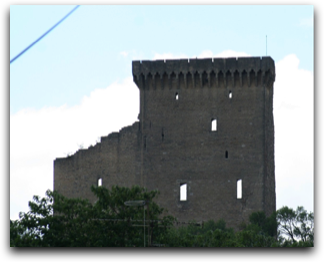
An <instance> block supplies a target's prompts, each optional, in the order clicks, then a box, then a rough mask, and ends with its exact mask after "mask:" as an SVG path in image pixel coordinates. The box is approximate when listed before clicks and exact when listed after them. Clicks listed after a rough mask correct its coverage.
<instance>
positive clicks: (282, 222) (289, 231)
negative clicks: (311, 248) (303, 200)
mask: <svg viewBox="0 0 324 262" xmlns="http://www.w3.org/2000/svg"><path fill="white" fill-rule="evenodd" d="M277 220H278V223H279V233H280V235H281V236H279V238H280V239H279V241H280V242H282V243H285V244H287V245H290V244H289V243H291V244H295V243H298V242H300V241H301V242H304V244H303V245H304V246H308V245H314V214H313V213H312V212H310V213H307V211H306V210H305V209H304V208H303V207H300V206H299V207H297V209H296V211H295V210H293V209H292V208H288V207H287V206H284V207H282V208H280V209H279V210H277ZM282 236H283V237H288V241H285V239H284V238H283V237H282ZM306 242H307V243H306ZM296 245H298V244H295V246H296ZM300 245H301V244H300Z"/></svg>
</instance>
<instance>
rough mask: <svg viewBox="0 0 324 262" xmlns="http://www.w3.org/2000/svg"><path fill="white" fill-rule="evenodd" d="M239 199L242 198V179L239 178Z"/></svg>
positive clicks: (237, 194)
mask: <svg viewBox="0 0 324 262" xmlns="http://www.w3.org/2000/svg"><path fill="white" fill-rule="evenodd" d="M236 197H237V199H242V179H239V180H237V192H236Z"/></svg>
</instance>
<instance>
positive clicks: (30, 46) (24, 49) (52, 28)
mask: <svg viewBox="0 0 324 262" xmlns="http://www.w3.org/2000/svg"><path fill="white" fill-rule="evenodd" d="M79 6H80V5H77V6H76V7H74V8H73V9H72V10H71V11H70V12H69V13H68V14H67V15H66V16H64V17H63V18H62V19H61V20H60V21H58V22H57V23H56V24H55V25H54V26H52V27H51V28H50V29H49V30H47V31H46V32H45V33H44V34H43V35H41V36H40V37H39V38H38V39H37V40H35V41H34V42H33V43H31V44H30V45H29V46H28V47H26V48H25V49H24V50H23V51H21V52H20V53H19V54H18V55H16V56H15V57H14V58H13V59H11V60H10V64H11V63H12V62H13V61H15V60H16V59H17V58H18V57H20V56H21V55H22V54H23V53H25V52H26V51H27V50H28V49H29V48H31V47H32V46H33V45H35V44H36V43H37V42H38V41H40V40H41V39H42V38H43V37H44V36H46V35H47V34H48V33H49V32H51V31H52V30H53V29H54V28H55V27H57V26H58V25H59V24H60V23H62V22H63V20H65V19H66V18H67V17H68V16H69V15H70V14H72V13H73V12H74V11H75V10H76V9H77V8H78V7H79Z"/></svg>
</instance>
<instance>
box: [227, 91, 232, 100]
mask: <svg viewBox="0 0 324 262" xmlns="http://www.w3.org/2000/svg"><path fill="white" fill-rule="evenodd" d="M228 98H229V99H232V91H231V90H230V91H229V92H228Z"/></svg>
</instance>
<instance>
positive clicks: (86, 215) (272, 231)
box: [10, 186, 314, 247]
mask: <svg viewBox="0 0 324 262" xmlns="http://www.w3.org/2000/svg"><path fill="white" fill-rule="evenodd" d="M91 190H92V192H93V193H94V195H95V196H96V197H97V199H98V200H97V202H96V203H95V204H91V203H90V202H89V201H88V200H84V199H69V198H66V197H64V196H62V195H60V194H58V193H57V192H55V191H54V192H52V191H50V190H48V191H47V192H46V196H45V197H44V198H40V197H38V196H34V198H33V200H32V201H30V202H29V208H30V211H29V212H27V213H21V214H20V219H19V220H17V221H10V246H15V247H90V246H93V247H134V246H136V247H142V246H144V241H143V237H144V228H143V222H144V213H143V211H144V208H143V206H138V207H136V206H126V205H125V204H124V202H125V201H129V200H146V207H145V216H146V218H145V219H146V229H145V230H146V241H145V245H146V246H147V245H148V244H149V242H150V241H149V240H148V239H151V240H152V243H154V244H159V245H160V246H165V247H312V246H314V214H313V213H311V212H310V213H307V211H306V210H305V209H304V208H303V207H297V209H296V210H293V209H291V208H288V207H286V206H285V207H282V208H281V209H279V210H277V212H275V213H273V214H272V215H271V216H269V217H266V215H265V213H264V212H254V213H252V214H251V215H250V217H249V223H248V224H247V225H246V224H242V225H241V228H240V230H239V231H234V230H233V229H232V228H227V227H226V222H225V221H224V220H219V221H216V222H215V221H213V220H210V221H207V222H205V223H203V224H200V225H199V224H198V223H195V221H192V222H191V223H189V224H188V225H187V226H176V225H175V224H174V222H175V219H174V218H173V217H172V216H163V214H164V210H163V208H161V207H159V206H158V205H157V204H156V203H155V202H154V201H153V199H154V198H155V197H156V196H157V194H158V192H157V191H149V192H148V191H147V190H146V189H145V188H141V187H138V186H134V187H132V188H125V187H118V186H113V187H112V188H111V190H108V189H107V188H105V187H92V188H91ZM147 220H149V221H150V222H149V223H148V221H147ZM197 225H198V226H197ZM148 229H150V234H149V232H148V231H149V230H148Z"/></svg>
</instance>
